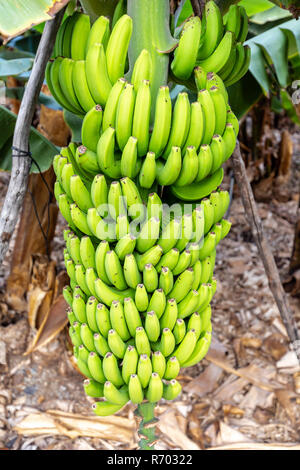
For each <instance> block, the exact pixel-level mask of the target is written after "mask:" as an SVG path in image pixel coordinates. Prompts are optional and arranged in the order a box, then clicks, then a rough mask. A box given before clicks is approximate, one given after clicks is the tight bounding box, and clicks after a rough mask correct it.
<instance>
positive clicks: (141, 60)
mask: <svg viewBox="0 0 300 470" xmlns="http://www.w3.org/2000/svg"><path fill="white" fill-rule="evenodd" d="M151 77H152V59H151V56H150V53H149V51H148V50H147V49H142V51H141V52H140V55H139V56H138V57H137V59H136V61H135V63H134V66H133V70H132V75H131V83H133V85H134V89H135V91H136V92H137V90H138V88H139V86H140V84H141V83H142V82H143V81H144V80H149V81H150V80H151Z"/></svg>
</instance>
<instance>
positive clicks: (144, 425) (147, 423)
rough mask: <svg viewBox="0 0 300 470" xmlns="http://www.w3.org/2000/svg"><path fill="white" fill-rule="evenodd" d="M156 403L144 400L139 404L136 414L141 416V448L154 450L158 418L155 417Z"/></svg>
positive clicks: (139, 433)
mask: <svg viewBox="0 0 300 470" xmlns="http://www.w3.org/2000/svg"><path fill="white" fill-rule="evenodd" d="M155 405H156V403H149V402H143V403H140V404H139V405H138V406H137V409H136V411H135V415H136V416H137V417H138V418H139V420H140V423H139V429H138V435H139V438H140V440H139V443H138V444H139V449H140V450H153V449H154V445H155V441H156V439H157V437H156V435H155V429H156V423H157V422H158V419H157V418H155Z"/></svg>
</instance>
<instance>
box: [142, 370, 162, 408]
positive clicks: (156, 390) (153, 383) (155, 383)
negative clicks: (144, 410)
mask: <svg viewBox="0 0 300 470" xmlns="http://www.w3.org/2000/svg"><path fill="white" fill-rule="evenodd" d="M162 394H163V382H162V380H161V378H160V376H159V375H158V374H157V373H156V372H152V374H151V377H150V380H149V385H148V388H147V392H146V397H147V400H148V401H149V402H150V403H157V402H158V401H159V400H160V399H161V398H162Z"/></svg>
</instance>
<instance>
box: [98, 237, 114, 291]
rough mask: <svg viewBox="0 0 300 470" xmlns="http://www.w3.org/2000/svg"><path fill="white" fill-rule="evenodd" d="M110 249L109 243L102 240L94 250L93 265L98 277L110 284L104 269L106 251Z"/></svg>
mask: <svg viewBox="0 0 300 470" xmlns="http://www.w3.org/2000/svg"><path fill="white" fill-rule="evenodd" d="M108 251H110V247H109V243H108V241H106V240H103V241H101V242H100V243H99V245H98V246H97V248H96V252H95V266H96V271H97V274H98V276H99V278H100V279H101V280H102V281H103V282H105V283H106V284H108V285H109V284H111V282H110V280H109V278H108V276H107V274H106V271H105V257H106V254H107V252H108Z"/></svg>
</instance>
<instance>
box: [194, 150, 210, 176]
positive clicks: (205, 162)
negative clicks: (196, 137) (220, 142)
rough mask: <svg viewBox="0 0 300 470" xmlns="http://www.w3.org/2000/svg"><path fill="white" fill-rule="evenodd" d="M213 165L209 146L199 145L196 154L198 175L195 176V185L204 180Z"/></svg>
mask: <svg viewBox="0 0 300 470" xmlns="http://www.w3.org/2000/svg"><path fill="white" fill-rule="evenodd" d="M212 165H213V154H212V151H211V147H210V145H207V144H206V145H201V147H200V152H199V154H198V173H197V175H196V179H195V181H196V183H199V182H200V181H202V180H204V179H205V178H206V177H207V176H208V175H209V174H210V172H211V169H212Z"/></svg>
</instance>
